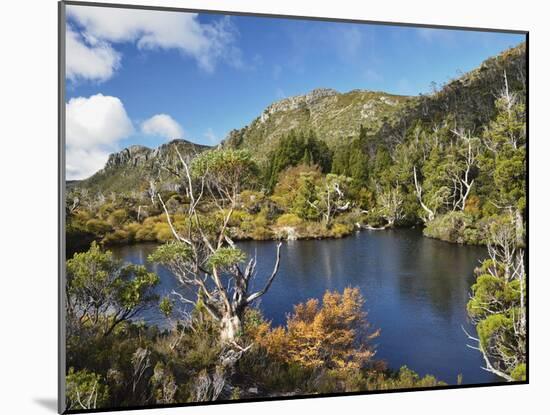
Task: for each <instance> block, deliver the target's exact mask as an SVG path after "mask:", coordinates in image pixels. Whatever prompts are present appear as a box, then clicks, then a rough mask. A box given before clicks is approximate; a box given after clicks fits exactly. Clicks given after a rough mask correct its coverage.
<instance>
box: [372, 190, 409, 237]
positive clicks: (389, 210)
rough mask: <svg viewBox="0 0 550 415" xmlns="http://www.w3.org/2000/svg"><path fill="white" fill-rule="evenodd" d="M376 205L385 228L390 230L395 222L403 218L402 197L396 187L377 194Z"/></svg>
mask: <svg viewBox="0 0 550 415" xmlns="http://www.w3.org/2000/svg"><path fill="white" fill-rule="evenodd" d="M378 204H379V205H380V213H381V215H382V217H383V218H384V219H385V220H386V222H387V225H386V226H385V227H386V228H392V227H393V226H394V225H395V223H396V222H398V221H400V220H402V219H403V218H404V217H405V212H404V210H403V196H402V195H401V192H400V191H399V188H398V187H393V188H391V189H389V190H386V191H379V192H378Z"/></svg>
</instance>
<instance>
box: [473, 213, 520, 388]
mask: <svg viewBox="0 0 550 415" xmlns="http://www.w3.org/2000/svg"><path fill="white" fill-rule="evenodd" d="M510 219H511V220H510V221H509V223H505V224H503V225H499V226H494V227H493V228H492V229H491V231H490V236H489V242H488V245H487V250H488V253H489V258H490V261H491V265H490V266H489V267H488V268H487V272H488V273H489V274H490V275H491V276H492V277H493V278H495V279H499V280H501V281H502V283H503V286H504V287H506V288H505V289H506V290H509V291H512V292H515V293H516V298H517V300H513V301H512V300H510V299H509V298H503V295H502V292H500V293H499V290H489V291H488V292H485V291H487V290H485V291H484V295H483V301H480V300H479V298H477V302H476V303H475V308H476V310H481V311H483V313H481V314H478V313H474V317H472V322H473V323H474V324H475V325H478V324H482V322H483V320H486V319H487V318H488V317H489V318H490V317H491V316H496V315H500V316H502V317H503V318H506V319H507V321H510V327H507V326H505V327H506V328H505V329H492V331H491V333H490V334H489V335H487V334H486V335H485V336H486V337H487V336H489V338H486V339H485V340H484V341H483V342H482V341H480V339H479V338H476V337H474V336H472V335H470V334H468V333H467V332H466V331H465V330H464V331H465V333H466V335H467V337H468V339H469V340H471V341H473V342H475V345H468V347H470V348H472V349H475V350H478V351H479V352H481V354H482V356H483V359H484V361H485V367H484V368H483V369H484V370H486V371H489V372H491V373H494V374H496V375H497V376H500V377H501V378H503V379H505V380H507V381H509V382H511V381H513V380H516V379H514V377H513V376H512V370H513V369H514V368H517V367H518V366H519V365H521V364H525V359H526V353H527V350H526V346H527V344H526V338H527V316H526V308H525V287H526V274H525V266H524V253H523V250H522V249H518V247H517V246H516V240H517V238H516V235H515V226H514V224H513V220H512V218H510Z"/></svg>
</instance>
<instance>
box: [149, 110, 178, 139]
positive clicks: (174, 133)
mask: <svg viewBox="0 0 550 415" xmlns="http://www.w3.org/2000/svg"><path fill="white" fill-rule="evenodd" d="M141 132H142V133H144V134H149V135H157V136H160V137H165V138H168V139H174V138H182V137H183V129H182V128H181V125H179V124H178V123H177V121H176V120H174V119H173V118H172V117H170V116H169V115H168V114H157V115H153V116H152V117H151V118H149V119H147V120H145V121H144V122H143V123H142V124H141Z"/></svg>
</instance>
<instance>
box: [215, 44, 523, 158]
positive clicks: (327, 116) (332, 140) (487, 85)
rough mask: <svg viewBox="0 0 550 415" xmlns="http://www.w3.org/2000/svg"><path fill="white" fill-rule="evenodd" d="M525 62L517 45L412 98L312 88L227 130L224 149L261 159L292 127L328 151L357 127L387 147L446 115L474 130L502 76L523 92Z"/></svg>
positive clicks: (488, 112) (490, 108)
mask: <svg viewBox="0 0 550 415" xmlns="http://www.w3.org/2000/svg"><path fill="white" fill-rule="evenodd" d="M526 62H527V60H526V45H525V43H522V44H520V45H518V46H516V47H513V48H510V49H508V50H506V51H504V52H502V53H501V54H499V55H498V56H494V57H490V58H489V59H487V60H485V61H484V62H483V63H482V64H481V65H480V66H479V67H478V68H476V69H474V70H472V71H470V72H468V73H466V74H464V75H462V76H460V77H458V78H457V79H454V80H452V81H450V82H448V83H447V84H446V85H444V86H442V87H441V88H439V90H438V91H437V92H434V93H432V94H429V95H419V96H415V97H407V96H398V95H390V94H387V93H384V92H373V91H365V90H353V91H350V92H347V93H339V92H337V91H335V90H332V89H316V90H313V91H312V92H310V93H308V94H306V95H301V96H296V97H291V98H286V99H283V100H281V101H278V102H275V103H274V104H272V105H270V106H269V107H267V108H266V109H265V110H264V111H263V112H262V113H261V114H260V116H258V117H257V118H256V119H254V120H253V121H252V122H251V123H250V124H249V125H247V126H245V127H243V128H241V129H236V130H233V131H231V132H230V134H229V135H228V137H227V138H226V139H225V140H224V142H223V145H225V146H229V147H234V148H243V149H250V150H253V151H254V154H255V155H257V157H258V158H259V160H260V161H262V160H265V159H266V158H267V156H268V155H269V152H270V151H271V150H272V149H273V148H274V147H275V146H276V145H277V143H278V140H279V138H280V137H281V136H282V135H284V134H286V133H288V132H289V131H290V130H292V129H296V130H309V129H311V130H314V131H315V132H316V133H317V136H318V138H319V139H321V140H323V141H325V142H326V143H327V144H328V146H329V148H331V149H335V148H336V147H337V146H338V145H339V143H342V142H343V141H344V142H346V141H349V140H351V139H353V138H354V137H357V136H358V134H359V128H360V126H361V125H363V127H364V128H365V129H366V131H367V133H368V134H369V135H371V136H373V137H374V138H375V140H374V141H375V142H377V143H385V144H388V145H389V146H390V147H391V146H392V144H395V142H396V141H400V140H401V139H402V137H403V135H404V133H405V131H406V130H407V129H408V128H410V127H411V126H413V125H414V124H415V123H416V122H422V123H435V124H437V123H440V122H442V121H443V120H445V119H446V118H449V117H450V118H452V119H453V121H454V122H455V123H456V124H457V126H458V125H459V126H460V127H462V128H465V129H470V130H475V129H476V128H479V127H480V126H483V125H484V124H485V123H487V121H488V120H489V119H491V117H492V116H493V115H494V101H495V96H497V95H498V94H499V93H500V91H501V90H502V88H503V85H504V73H506V75H507V78H508V83H509V85H510V88H511V89H512V90H515V91H525V90H526V74H527V70H526Z"/></svg>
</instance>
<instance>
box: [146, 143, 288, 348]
mask: <svg viewBox="0 0 550 415" xmlns="http://www.w3.org/2000/svg"><path fill="white" fill-rule="evenodd" d="M177 154H178V157H179V159H180V162H181V164H182V179H183V182H184V183H183V186H185V188H186V192H187V194H188V197H189V205H188V208H187V211H186V214H185V216H186V220H185V225H183V226H179V227H178V228H177V229H176V226H175V224H174V223H173V221H172V219H171V217H170V213H169V211H168V209H167V207H166V205H165V203H164V201H163V199H162V197H161V195H160V194H158V195H157V197H158V200H159V201H160V203H161V205H162V208H163V209H164V212H165V214H166V218H167V221H168V225H169V226H170V229H171V231H172V233H173V235H174V238H175V243H172V244H168V245H165V246H164V247H160V248H159V249H158V250H157V253H156V254H155V255H153V256H152V260H154V261H157V262H159V263H163V264H164V265H165V266H167V267H168V268H169V269H170V270H171V271H172V273H173V274H174V275H175V276H176V278H177V279H178V282H179V283H180V284H181V285H182V286H184V287H194V288H195V290H196V293H197V294H196V296H194V297H190V296H189V295H187V294H186V295H184V294H181V293H180V294H181V295H180V296H179V298H180V300H182V301H183V302H184V303H187V304H192V305H196V304H197V302H199V301H200V303H201V305H202V306H204V308H205V310H206V311H207V312H208V313H209V315H210V316H211V317H212V319H213V320H214V321H216V322H218V324H219V327H220V338H221V341H222V343H223V344H233V343H235V342H236V340H238V338H239V336H240V334H241V332H242V320H243V316H244V312H245V310H246V308H247V307H248V306H249V305H250V304H251V303H252V302H253V301H255V300H257V299H258V298H260V297H261V296H262V295H264V294H265V293H266V292H267V291H268V290H269V288H270V287H271V284H272V283H273V281H274V279H275V276H276V275H277V272H278V270H279V264H280V248H281V243H279V244H277V251H276V255H275V263H274V265H273V268H272V271H271V274H270V275H269V276H268V278H267V279H266V282H265V283H264V285H263V288H261V289H259V290H257V291H254V292H251V282H252V280H253V279H254V277H255V274H256V265H257V259H256V258H255V257H254V258H251V259H249V260H248V261H247V262H246V265H244V267H243V263H244V262H245V258H246V257H245V255H244V253H243V252H242V251H240V250H239V249H237V248H236V246H235V244H234V243H233V241H232V240H231V238H230V236H229V232H228V225H229V222H230V220H231V218H232V216H233V212H234V210H235V207H236V204H237V203H238V198H237V196H238V194H239V193H240V186H241V183H242V182H243V180H244V178H245V177H246V175H247V174H248V169H249V167H250V166H248V164H249V163H251V162H250V159H249V157H248V156H244V155H243V154H244V153H242V152H240V153H239V152H235V151H232V152H230V153H224V152H223V151H219V152H217V153H216V152H211V153H208V154H205V159H202V160H199V162H203V163H202V164H198V165H197V168H196V170H197V171H198V173H197V174H195V175H193V173H192V172H191V168H190V166H189V160H186V159H184V157H182V155H181V154H180V153H179V151H177ZM203 204H205V205H208V204H209V205H214V207H215V209H216V211H217V213H218V214H219V217H220V218H221V219H220V221H219V223H218V224H217V225H216V229H212V228H211V227H210V228H207V227H206V226H205V225H204V224H203V220H204V217H203V215H202V214H201V212H200V211H199V210H200V206H201V205H203Z"/></svg>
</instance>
